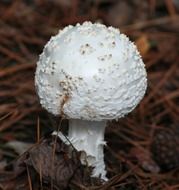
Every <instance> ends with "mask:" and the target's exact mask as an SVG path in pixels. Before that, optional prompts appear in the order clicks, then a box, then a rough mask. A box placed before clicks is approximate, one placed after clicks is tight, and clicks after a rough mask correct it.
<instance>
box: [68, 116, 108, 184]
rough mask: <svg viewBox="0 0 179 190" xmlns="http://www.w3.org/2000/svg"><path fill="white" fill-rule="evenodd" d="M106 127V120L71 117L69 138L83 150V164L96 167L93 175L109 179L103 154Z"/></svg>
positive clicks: (79, 149) (78, 148)
mask: <svg viewBox="0 0 179 190" xmlns="http://www.w3.org/2000/svg"><path fill="white" fill-rule="evenodd" d="M105 127H106V121H87V120H77V119H71V120H69V132H68V138H69V140H70V142H71V143H72V144H73V146H74V147H75V148H76V149H77V150H78V151H82V154H81V162H82V164H84V165H88V166H92V167H94V169H93V173H92V176H93V177H99V176H101V178H102V179H104V180H107V178H106V170H105V164H104V154H103V146H104V145H105V144H106V142H105V141H104V131H105Z"/></svg>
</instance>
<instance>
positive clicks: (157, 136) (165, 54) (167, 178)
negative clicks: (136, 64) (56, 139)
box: [0, 0, 179, 190]
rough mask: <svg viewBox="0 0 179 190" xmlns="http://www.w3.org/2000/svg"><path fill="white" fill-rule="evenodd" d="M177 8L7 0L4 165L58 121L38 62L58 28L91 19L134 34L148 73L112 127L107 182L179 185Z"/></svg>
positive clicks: (0, 30)
mask: <svg viewBox="0 0 179 190" xmlns="http://www.w3.org/2000/svg"><path fill="white" fill-rule="evenodd" d="M178 13H179V0H142V1H141V0H84V1H83V0H0V170H1V171H2V172H3V171H5V168H4V167H5V166H6V165H7V164H8V163H9V162H11V161H13V160H15V159H16V158H18V156H19V155H21V154H22V153H23V152H24V151H26V150H27V149H28V148H29V147H30V146H31V145H32V144H34V143H36V142H37V141H38V140H39V139H40V138H41V137H42V136H44V135H45V134H50V132H51V131H52V130H53V129H54V128H56V127H57V125H58V123H59V120H60V119H59V118H54V117H53V116H51V115H50V114H48V113H47V112H46V111H44V110H43V109H42V108H41V106H40V104H39V101H38V98H37V95H36V93H35V88H34V72H35V67H36V62H37V60H38V56H39V54H40V53H41V52H42V51H43V47H44V45H45V44H46V43H47V41H48V40H49V39H50V37H51V36H52V35H55V34H57V33H58V30H59V29H62V28H63V27H65V26H67V25H69V24H72V25H75V24H76V23H82V22H84V21H86V20H88V21H92V22H100V23H103V24H105V25H107V26H114V27H116V28H119V30H120V31H121V32H122V33H125V34H126V35H128V36H129V38H130V39H131V40H132V41H134V42H135V44H136V45H137V46H138V49H139V51H140V53H141V55H142V57H143V60H144V63H145V65H146V69H147V73H148V90H147V93H146V96H145V98H144V99H143V101H142V102H141V104H140V105H139V106H138V107H137V109H136V110H135V111H133V112H132V113H131V114H129V115H128V116H126V117H125V118H124V119H121V120H120V121H119V122H116V121H112V122H111V123H109V125H112V126H113V127H108V128H107V131H106V137H105V138H106V140H107V141H108V144H107V146H106V149H105V162H106V164H107V171H108V177H109V178H111V179H112V180H111V181H110V184H109V183H108V186H107V187H105V188H106V189H152V190H155V189H158V190H165V189H166V190H168V189H172V190H174V189H176V190H177V189H179V171H178V168H179V125H178V122H179V16H178ZM66 124H67V121H64V122H63V123H62V125H66ZM0 173H1V172H0ZM0 184H1V175H0ZM2 184H4V183H2ZM105 188H104V187H102V188H101V189H105ZM0 189H1V187H0ZM2 189H3V188H2ZM7 189H8V188H7ZM11 189H12V188H11ZM79 189H80V188H79Z"/></svg>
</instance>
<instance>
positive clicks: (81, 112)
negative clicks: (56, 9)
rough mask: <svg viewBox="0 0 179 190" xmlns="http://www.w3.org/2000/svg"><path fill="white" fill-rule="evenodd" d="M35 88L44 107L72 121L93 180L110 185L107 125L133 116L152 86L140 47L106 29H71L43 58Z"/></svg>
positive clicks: (88, 26) (57, 38) (56, 38)
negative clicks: (102, 180) (128, 115)
mask: <svg viewBox="0 0 179 190" xmlns="http://www.w3.org/2000/svg"><path fill="white" fill-rule="evenodd" d="M35 85H36V88H37V93H38V95H39V97H40V103H41V105H42V106H43V107H44V108H45V109H47V110H48V111H49V112H51V113H52V114H54V115H63V117H65V118H68V119H69V134H68V138H69V140H70V141H71V143H72V144H73V146H74V147H75V148H76V149H77V150H78V151H83V152H84V154H82V156H81V161H82V163H83V164H88V165H89V166H92V167H94V169H93V174H92V176H94V177H101V178H102V179H104V180H106V170H105V164H104V161H103V157H104V156H103V145H105V141H104V131H105V127H106V122H107V121H109V120H112V119H119V118H121V117H123V116H124V115H126V114H128V113H129V112H131V111H132V110H133V109H134V108H135V107H136V106H137V104H138V103H139V102H140V101H141V99H142V98H143V96H144V94H145V91H146V87H147V79H146V70H145V66H144V63H143V61H142V59H141V56H140V55H139V52H138V51H137V48H136V46H135V45H134V44H133V43H132V42H130V41H129V39H128V38H127V37H126V36H125V35H124V34H120V32H119V30H118V29H115V28H113V27H106V26H105V25H102V24H92V23H91V22H84V23H83V24H82V25H80V24H77V25H76V26H68V27H65V28H64V29H63V30H61V31H59V33H58V34H57V35H56V36H54V37H52V38H51V39H50V41H49V42H48V43H47V45H46V46H45V48H44V51H43V53H42V54H41V55H40V59H39V61H38V63H37V69H36V74H35ZM59 136H60V137H61V138H62V139H63V136H62V134H61V133H60V134H59ZM64 141H65V139H64Z"/></svg>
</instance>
